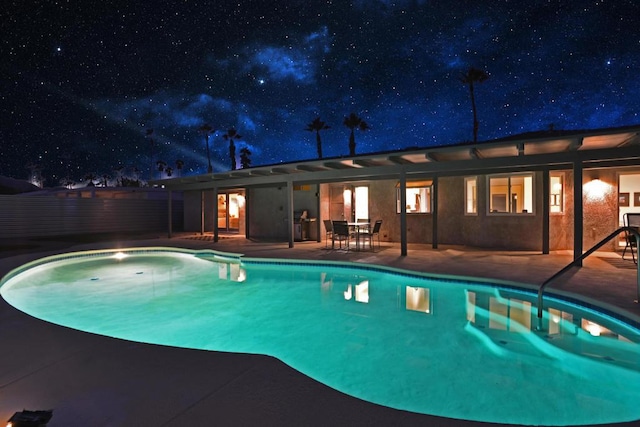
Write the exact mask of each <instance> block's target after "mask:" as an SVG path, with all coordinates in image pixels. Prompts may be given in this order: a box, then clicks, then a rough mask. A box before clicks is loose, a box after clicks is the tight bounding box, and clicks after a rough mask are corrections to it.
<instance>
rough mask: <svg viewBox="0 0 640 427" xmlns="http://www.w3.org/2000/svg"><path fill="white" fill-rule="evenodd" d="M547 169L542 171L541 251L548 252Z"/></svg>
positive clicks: (548, 190)
mask: <svg viewBox="0 0 640 427" xmlns="http://www.w3.org/2000/svg"><path fill="white" fill-rule="evenodd" d="M550 185H551V181H550V178H549V169H544V170H543V171H542V253H543V254H549V203H550V201H551V194H550V188H549V186H550Z"/></svg>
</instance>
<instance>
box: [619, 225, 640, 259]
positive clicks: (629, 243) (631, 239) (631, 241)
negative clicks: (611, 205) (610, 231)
mask: <svg viewBox="0 0 640 427" xmlns="http://www.w3.org/2000/svg"><path fill="white" fill-rule="evenodd" d="M622 222H623V224H624V226H625V227H634V228H636V229H638V230H640V213H626V214H624V215H623V216H622ZM624 239H625V246H624V250H623V251H622V259H625V258H624V255H625V254H626V253H627V249H628V250H629V252H631V259H632V260H633V262H634V264H637V263H638V259H637V257H636V254H637V252H638V241H637V240H636V236H634V235H633V234H631V233H629V232H628V231H625V232H624Z"/></svg>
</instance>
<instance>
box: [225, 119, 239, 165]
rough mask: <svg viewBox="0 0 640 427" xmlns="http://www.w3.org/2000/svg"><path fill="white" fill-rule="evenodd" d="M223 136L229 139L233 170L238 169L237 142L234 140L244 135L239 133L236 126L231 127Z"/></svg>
mask: <svg viewBox="0 0 640 427" xmlns="http://www.w3.org/2000/svg"><path fill="white" fill-rule="evenodd" d="M222 137H223V138H224V139H225V141H226V140H228V141H229V160H230V161H231V170H236V144H235V142H234V140H235V141H237V140H239V139H242V135H240V134H238V132H236V130H235V129H234V128H231V129H229V130H228V131H227V133H225V134H224V135H222Z"/></svg>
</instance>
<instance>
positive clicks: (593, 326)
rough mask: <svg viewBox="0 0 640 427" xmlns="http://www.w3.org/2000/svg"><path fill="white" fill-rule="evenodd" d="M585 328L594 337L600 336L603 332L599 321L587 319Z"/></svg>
mask: <svg viewBox="0 0 640 427" xmlns="http://www.w3.org/2000/svg"><path fill="white" fill-rule="evenodd" d="M584 329H585V330H586V331H587V332H589V333H590V334H591V335H593V336H594V337H599V336H600V334H601V333H602V328H601V327H600V325H598V324H597V323H593V322H589V321H587V322H586V324H585V325H584Z"/></svg>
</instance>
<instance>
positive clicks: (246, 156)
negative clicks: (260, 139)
mask: <svg viewBox="0 0 640 427" xmlns="http://www.w3.org/2000/svg"><path fill="white" fill-rule="evenodd" d="M250 156H251V151H250V150H249V148H247V147H242V148H241V149H240V165H241V166H242V169H245V168H250V167H251V158H250Z"/></svg>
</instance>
